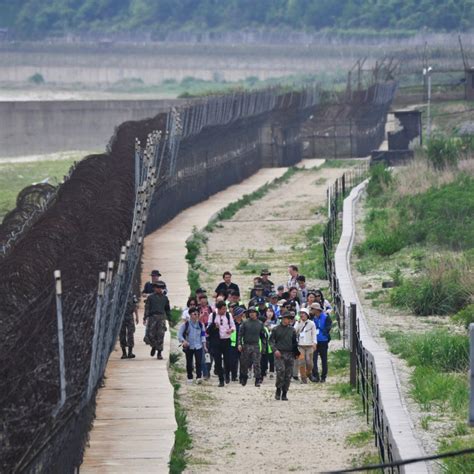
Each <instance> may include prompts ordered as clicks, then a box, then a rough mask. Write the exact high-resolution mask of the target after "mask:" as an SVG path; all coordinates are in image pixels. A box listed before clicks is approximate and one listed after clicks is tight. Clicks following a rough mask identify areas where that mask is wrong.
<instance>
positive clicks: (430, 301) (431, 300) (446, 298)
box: [390, 259, 472, 316]
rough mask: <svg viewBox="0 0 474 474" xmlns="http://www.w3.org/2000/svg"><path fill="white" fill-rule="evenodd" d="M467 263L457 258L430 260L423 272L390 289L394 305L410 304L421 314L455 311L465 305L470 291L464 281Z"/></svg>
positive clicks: (411, 307) (439, 313) (404, 306)
mask: <svg viewBox="0 0 474 474" xmlns="http://www.w3.org/2000/svg"><path fill="white" fill-rule="evenodd" d="M463 265H464V263H463V262H462V261H457V260H454V259H453V260H448V259H444V260H438V261H433V262H429V263H428V265H427V269H426V271H425V273H424V274H423V275H420V276H417V277H414V278H410V279H404V280H403V281H402V282H401V285H400V286H398V287H396V288H394V289H393V290H392V291H391V292H390V303H391V304H392V305H393V306H398V307H402V308H409V309H410V310H411V311H413V313H415V314H417V315H420V316H428V315H431V314H437V315H443V314H450V313H455V312H457V311H459V310H461V309H462V308H464V307H465V306H466V305H467V304H468V303H469V300H470V297H471V294H470V292H471V291H472V290H470V289H469V288H468V287H466V283H465V279H464V276H465V273H466V271H468V270H467V269H465V268H463Z"/></svg>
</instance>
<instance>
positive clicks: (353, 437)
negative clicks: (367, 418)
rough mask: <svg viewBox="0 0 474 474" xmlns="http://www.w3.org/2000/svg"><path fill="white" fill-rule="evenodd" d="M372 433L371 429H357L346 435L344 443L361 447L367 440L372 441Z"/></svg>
mask: <svg viewBox="0 0 474 474" xmlns="http://www.w3.org/2000/svg"><path fill="white" fill-rule="evenodd" d="M373 439H374V435H373V433H372V431H370V430H367V431H359V432H358V433H353V434H350V435H348V436H346V444H347V445H348V446H356V447H362V446H364V445H366V444H367V443H369V442H373Z"/></svg>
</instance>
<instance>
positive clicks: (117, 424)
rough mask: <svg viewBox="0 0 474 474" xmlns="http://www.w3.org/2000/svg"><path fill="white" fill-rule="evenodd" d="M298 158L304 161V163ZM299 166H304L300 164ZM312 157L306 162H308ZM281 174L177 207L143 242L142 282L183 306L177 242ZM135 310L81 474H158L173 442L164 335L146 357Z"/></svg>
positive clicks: (100, 401)
mask: <svg viewBox="0 0 474 474" xmlns="http://www.w3.org/2000/svg"><path fill="white" fill-rule="evenodd" d="M305 161H306V160H305ZM305 164H306V163H305ZM319 164H321V163H320V160H311V161H309V160H308V166H316V165H319ZM285 171H286V168H265V169H262V170H260V171H259V172H258V173H256V174H255V175H253V176H252V177H250V178H248V179H247V180H245V181H244V182H242V183H240V184H238V185H235V186H231V187H229V188H227V189H226V190H224V191H221V192H220V193H217V194H215V195H214V196H212V197H211V198H210V199H208V200H207V201H204V202H202V203H200V204H197V205H195V206H193V207H191V208H189V209H186V210H185V211H183V212H181V213H180V214H179V215H178V216H176V217H175V218H174V219H173V220H172V221H170V222H169V223H168V224H166V225H164V226H163V227H161V228H160V229H158V230H157V231H156V232H154V233H152V234H150V235H149V236H147V238H146V239H145V246H144V257H143V274H142V282H144V281H146V280H148V278H149V275H150V271H151V270H153V269H159V270H160V272H161V273H162V274H163V279H164V281H166V284H167V286H168V288H169V294H168V295H169V298H170V301H171V304H172V305H173V306H180V307H181V306H184V305H185V304H186V300H187V298H188V295H189V287H188V283H187V272H188V266H187V263H186V260H185V255H186V247H185V242H186V239H187V238H188V237H189V235H190V234H191V233H192V230H193V227H197V228H202V227H204V226H205V225H206V224H207V222H208V220H209V219H210V218H211V216H212V215H213V214H215V213H216V212H218V211H219V210H220V209H222V208H223V207H225V206H226V205H227V204H229V203H231V202H233V201H236V200H237V199H239V198H240V197H241V196H242V195H243V194H246V193H247V194H248V193H251V192H252V191H254V190H256V189H257V188H259V187H260V186H262V185H263V184H265V183H266V182H269V181H271V180H273V179H275V178H277V177H279V176H281V175H282V174H283V173H284V172H285ZM141 321H142V310H141V311H140V324H139V325H138V326H137V331H136V333H135V344H136V346H135V353H136V355H137V357H136V359H127V360H121V359H120V356H121V350H120V346H117V347H116V350H115V351H114V352H113V354H112V355H111V357H110V360H109V363H108V365H107V370H106V380H105V387H104V388H102V389H101V390H100V391H99V395H98V398H97V417H96V420H95V422H94V427H93V429H92V431H91V433H90V446H89V447H88V448H87V450H86V452H85V456H84V462H83V464H82V466H81V472H82V473H99V472H100V473H128V474H132V473H137V474H138V473H165V472H168V461H169V456H170V453H171V450H172V448H173V443H174V431H175V429H176V421H175V417H174V401H173V388H172V386H171V384H170V382H169V379H168V371H167V360H168V358H169V347H170V333H169V331H168V332H167V333H166V338H165V350H164V354H163V355H164V358H165V360H162V361H159V360H157V359H156V358H151V357H150V354H149V349H150V348H149V346H145V344H144V343H143V342H142V341H143V336H144V327H143V325H142V323H141Z"/></svg>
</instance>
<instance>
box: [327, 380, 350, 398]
mask: <svg viewBox="0 0 474 474" xmlns="http://www.w3.org/2000/svg"><path fill="white" fill-rule="evenodd" d="M330 390H331V391H332V392H334V393H337V394H338V395H339V396H340V397H342V398H352V397H355V396H357V391H356V389H355V388H354V387H352V385H351V384H350V383H349V382H338V383H335V384H332V385H330Z"/></svg>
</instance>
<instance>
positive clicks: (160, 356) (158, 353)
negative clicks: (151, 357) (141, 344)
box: [156, 351, 163, 360]
mask: <svg viewBox="0 0 474 474" xmlns="http://www.w3.org/2000/svg"><path fill="white" fill-rule="evenodd" d="M156 358H157V359H158V360H162V359H163V356H162V355H161V351H157V354H156Z"/></svg>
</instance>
